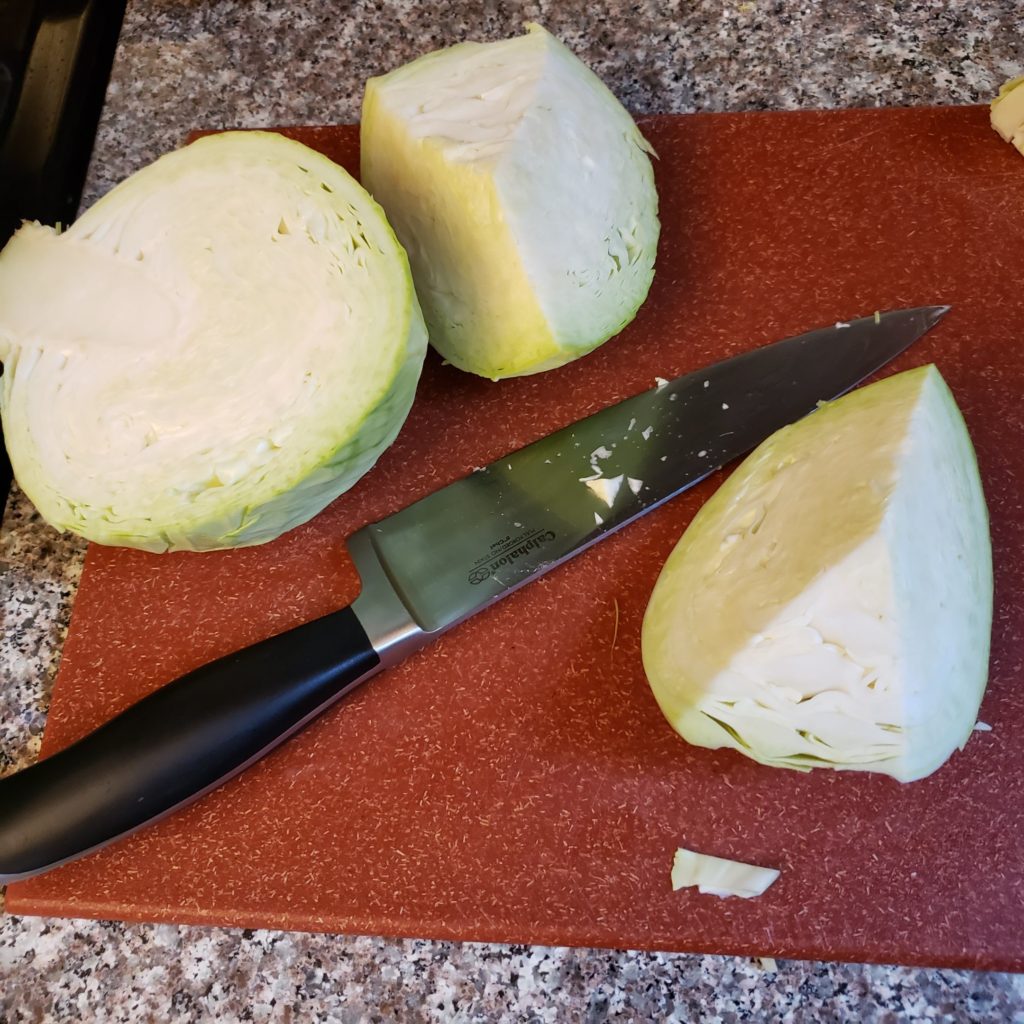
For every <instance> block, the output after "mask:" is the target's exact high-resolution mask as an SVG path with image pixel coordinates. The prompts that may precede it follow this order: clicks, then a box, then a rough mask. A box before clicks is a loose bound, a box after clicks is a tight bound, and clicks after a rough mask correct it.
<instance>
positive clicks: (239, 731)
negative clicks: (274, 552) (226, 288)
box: [0, 607, 381, 883]
mask: <svg viewBox="0 0 1024 1024" xmlns="http://www.w3.org/2000/svg"><path fill="white" fill-rule="evenodd" d="M380 667H381V660H380V657H379V656H378V654H377V652H376V651H375V650H374V647H373V645H372V644H371V643H370V640H369V639H368V637H367V634H366V630H365V629H364V628H363V626H362V624H361V622H360V621H359V618H358V617H357V616H356V613H355V612H354V611H353V610H352V609H351V608H350V607H349V608H342V609H341V610H340V611H336V612H332V613H331V614H329V615H325V616H324V617H323V618H320V619H315V620H313V621H312V622H308V623H306V624H305V625H302V626H299V627H297V628H296V629H292V630H290V631H288V632H286V633H281V634H278V635H277V636H273V637H271V638H270V639H268V640H264V641H262V642H261V643H258V644H255V645H254V646H252V647H247V648H245V649H243V650H240V651H236V652H235V653H234V654H229V655H227V656H226V657H223V658H220V659H219V660H217V661H214V662H211V663H210V664H208V665H203V666H202V667H201V668H198V669H196V670H195V671H193V672H190V673H188V675H185V676H182V677H181V678H180V679H176V680H175V681H174V682H171V683H168V684H167V685H166V686H164V687H162V688H161V689H159V690H157V691H156V692H155V693H152V694H150V695H149V696H148V697H145V698H144V699H143V700H141V701H139V702H138V703H137V704H134V705H132V706H131V707H130V708H128V709H127V710H126V711H124V712H122V714H120V715H118V716H117V717H116V718H114V719H111V720H110V721H109V722H107V723H106V724H105V725H103V726H101V727H100V728H98V729H97V730H96V731H95V732H92V733H89V734H88V735H87V736H85V737H83V738H82V739H80V740H79V741H78V742H77V743H74V744H72V745H71V746H70V747H67V748H65V749H64V750H62V751H60V752H59V753H56V754H54V755H53V756H52V757H48V758H46V759H45V760H43V761H39V762H38V763H37V764H34V765H32V766H31V767H29V768H26V769H24V770H23V771H20V772H17V773H16V774H14V775H10V776H8V777H7V778H4V779H0V883H6V882H12V881H14V880H16V879H19V878H27V877H29V876H31V875H35V874H39V873H41V872H43V871H47V870H49V869H50V868H53V867H56V866H57V865H59V864H63V863H65V862H66V861H69V860H73V859H75V858H77V857H80V856H82V855H83V854H85V853H88V852H90V851H92V850H95V849H97V848H98V847H101V846H105V845H106V844H107V843H110V842H113V841H114V840H115V839H118V838H120V837H121V836H124V835H126V834H127V833H129V832H133V831H135V830H136V829H138V828H140V827H142V826H143V825H147V824H149V823H150V822H152V821H154V820H156V819H157V818H160V817H163V816H164V815H166V814H168V813H170V812H171V811H173V810H175V809H176V808H178V807H181V806H182V805H183V804H186V803H189V802H191V801H192V800H195V799H196V798H198V797H200V796H202V795H203V794H204V793H206V792H208V791H209V790H211V789H213V788H214V787H216V786H218V785H219V784H220V783H222V782H224V781H225V780H227V779H228V778H230V777H231V776H232V775H235V774H237V773H238V772H240V771H241V770H242V769H243V768H245V767H246V766H247V765H249V764H251V763H252V762H253V761H255V760H257V759H258V758H260V757H262V756H263V755H264V754H265V753H267V751H269V750H270V749H271V748H272V747H275V746H276V745H277V744H278V743H280V742H282V740H285V739H286V738H287V737H288V736H290V735H291V734H292V733H294V732H296V731H297V730H298V729H300V728H301V727H302V726H303V725H305V724H306V723H307V722H308V721H309V720H310V719H312V718H313V717H314V716H316V715H317V714H319V713H320V712H321V711H323V710H324V709H325V708H326V707H327V706H328V705H330V704H332V703H334V701H336V700H337V699H338V698H339V697H341V696H343V695H344V694H345V693H346V692H348V691H349V690H351V689H352V688H353V687H355V686H356V685H358V684H359V683H361V682H362V681H363V680H364V679H367V678H368V677H369V676H371V675H373V674H374V672H376V671H377V670H378V669H379V668H380Z"/></svg>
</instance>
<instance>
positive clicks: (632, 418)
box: [350, 306, 948, 633]
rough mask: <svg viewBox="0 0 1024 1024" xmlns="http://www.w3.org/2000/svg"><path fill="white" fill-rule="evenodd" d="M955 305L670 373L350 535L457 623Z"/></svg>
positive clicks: (399, 588) (415, 610)
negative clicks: (648, 387) (670, 377)
mask: <svg viewBox="0 0 1024 1024" xmlns="http://www.w3.org/2000/svg"><path fill="white" fill-rule="evenodd" d="M947 309H948V307H946V306H925V307H920V308H917V309H904V310H895V311H891V312H887V313H883V314H881V315H880V316H879V315H876V316H872V317H865V318H863V319H860V320H853V321H850V322H849V323H848V324H846V323H840V324H836V325H834V326H831V327H826V328H821V329H819V330H815V331H811V332H809V333H807V334H802V335H799V336H798V337H795V338H789V339H786V340H785V341H779V342H776V343H774V344H772V345H766V346H764V347H762V348H758V349H754V350H752V351H749V352H745V353H744V354H742V355H739V356H736V357H735V358H733V359H728V360H726V361H724V362H721V363H716V364H715V365H714V366H711V367H708V368H707V369H705V370H701V371H698V372H696V373H690V374H687V375H686V376H683V377H678V378H676V379H675V380H672V381H667V382H664V383H659V384H658V386H656V387H654V388H652V389H651V390H650V391H646V392H643V393H642V394H639V395H636V396H635V397H633V398H629V399H626V400H625V401H623V402H620V403H619V404H617V405H614V406H611V407H610V408H607V409H603V410H601V411H600V412H598V413H595V414H594V415H592V416H589V417H587V418H586V419H583V420H580V421H579V422H577V423H574V424H571V425H570V426H568V427H565V428H564V429H562V430H559V431H557V432H556V433H554V434H551V435H549V436H547V437H544V438H541V439H540V440H539V441H536V442H534V443H533V444H530V445H527V446H526V447H525V448H521V449H519V450H518V451H516V452H513V453H512V454H510V455H507V456H505V457H503V458H501V459H499V460H497V461H496V462H493V463H491V464H490V465H489V466H485V467H484V468H482V469H480V470H478V471H477V472H475V473H473V474H471V475H470V476H468V477H465V478H463V479H461V480H457V481H455V482H454V483H452V484H450V485H449V486H447V487H444V488H442V489H441V490H439V491H436V492H435V493H433V494H431V495H428V496H427V497H426V498H423V499H421V500H420V501H417V502H415V503H414V504H412V505H410V506H408V507H407V508H404V509H402V510H401V511H400V512H397V513H395V514H394V515H392V516H389V517H388V518H387V519H384V520H382V521H381V522H379V523H375V524H372V525H370V526H367V527H365V528H364V529H363V530H360V531H359V532H358V533H357V534H355V535H353V537H352V538H351V539H350V546H351V548H352V550H353V552H354V553H355V552H356V551H358V550H362V549H364V548H365V546H366V545H370V546H372V548H373V551H374V553H375V555H376V558H377V560H379V563H380V566H381V567H382V569H383V571H384V573H386V575H387V578H388V580H389V582H390V584H391V586H392V587H393V588H394V591H395V592H396V593H397V595H398V596H399V597H400V598H401V600H402V602H403V603H404V604H405V606H406V608H407V609H408V611H409V613H411V615H412V617H413V618H414V619H415V620H416V622H417V624H418V625H419V627H420V629H421V630H424V631H426V632H428V633H433V632H436V631H440V630H443V629H447V628H448V627H450V626H452V625H455V624H456V623H457V622H459V621H461V620H463V619H465V618H467V617H468V616H470V615H472V614H473V613H474V612H476V611H478V610H479V609H480V608H482V607H484V606H485V605H487V604H489V603H491V602H493V601H495V600H497V599H498V598H501V597H503V596H504V595H505V594H508V593H509V592H511V591H512V590H514V589H515V588H516V587H519V586H521V585H522V584H524V583H526V582H527V581H528V580H530V579H532V578H534V577H536V576H538V575H540V574H542V573H544V572H546V571H547V570H549V569H551V568H553V567H554V566H556V565H558V564H559V563H560V562H563V561H565V560H566V559H567V558H570V557H571V556H572V555H574V554H576V553H577V552H579V551H582V550H583V549H584V548H587V547H589V546H590V545H591V544H593V543H595V542H596V541H598V540H600V539H601V538H603V537H606V536H607V535H608V534H610V533H612V532H613V531H615V530H617V529H619V528H620V527H622V526H624V525H626V524H627V523H629V522H631V521H632V520H634V519H636V518H637V517H638V516H641V515H643V514H644V513H645V512H649V511H650V510H651V509H653V508H656V507H657V506H658V505H660V504H662V503H663V502H665V501H667V500H668V499H669V498H672V497H674V496H675V495H677V494H679V493H680V492H681V491H683V490H685V489H686V488H688V487H691V486H692V485H693V484H695V483H697V482H698V481H700V480H702V479H704V477H706V476H708V474H710V473H712V472H714V471H715V470H716V469H718V468H719V467H721V466H723V465H725V464H726V463H727V462H730V461H731V460H732V459H734V458H736V457H737V456H739V455H742V454H744V453H745V452H747V451H749V450H750V449H752V448H754V447H755V446H756V445H757V444H759V443H760V442H761V441H762V440H764V439H765V438H766V437H768V436H769V435H770V434H772V433H773V432H774V431H775V430H777V429H779V428H780V427H782V426H785V425H786V424H787V423H792V422H793V421H795V420H797V419H799V418H800V417H801V416H804V415H806V414H807V413H809V412H811V411H812V410H813V409H814V408H815V407H816V405H817V403H818V402H820V401H822V400H828V399H832V398H836V397H838V396H839V395H841V394H842V393H843V392H845V391H848V390H849V389H850V388H852V387H854V386H855V385H857V384H858V383H859V382H860V381H862V380H863V379H864V378H865V377H867V376H869V375H870V374H871V373H873V372H874V371H875V370H877V369H878V368H879V367H881V366H883V365H884V364H885V363H887V362H888V361H889V360H890V359H892V358H894V357H895V356H897V355H898V354H899V353H900V352H902V351H903V350H904V349H905V348H906V347H907V346H908V345H910V344H911V343H912V342H913V341H915V340H916V339H917V338H919V337H920V336H921V335H922V334H924V333H925V332H926V331H927V330H929V329H930V328H931V327H933V326H934V325H935V324H936V323H937V322H938V321H939V320H940V319H941V318H942V316H943V314H944V313H945V312H946V310H947ZM360 561H363V560H362V559H360ZM364 582H365V581H364Z"/></svg>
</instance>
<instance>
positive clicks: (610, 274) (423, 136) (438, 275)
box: [361, 25, 659, 380]
mask: <svg viewBox="0 0 1024 1024" xmlns="http://www.w3.org/2000/svg"><path fill="white" fill-rule="evenodd" d="M528 27H529V32H528V33H527V34H526V35H524V36H520V37H518V38H516V39H511V40H507V41H504V42H498V43H462V44H460V45H458V46H453V47H452V48H450V49H447V50H441V51H438V52H436V53H431V54H428V55H427V56H425V57H421V58H420V59H419V60H416V61H413V62H412V63H411V64H407V65H406V66H404V67H401V68H399V69H398V70H396V71H392V72H391V73H390V74H388V75H384V76H383V77H380V78H371V79H370V80H369V82H368V83H367V86H366V95H365V99H364V102H363V121H362V130H361V139H362V179H363V183H364V184H365V185H366V187H367V188H368V189H369V190H370V192H371V193H373V196H374V198H375V199H377V201H378V202H380V204H381V205H382V206H383V207H384V209H385V210H386V211H387V215H388V219H389V220H390V221H391V223H392V224H393V225H394V228H395V231H396V233H397V234H398V237H399V238H400V239H401V240H402V244H403V245H404V246H405V247H406V249H407V250H408V251H409V259H410V262H411V264H412V270H413V276H414V278H415V280H416V289H417V293H418V295H419V298H420V302H421V303H422V304H423V311H424V315H425V317H426V321H427V326H428V328H429V331H430V340H431V343H432V344H433V345H434V347H435V348H436V349H437V350H438V351H439V352H440V353H441V354H442V355H443V356H445V358H447V359H448V360H449V361H450V362H452V363H454V364H455V365H456V366H459V367H461V368H462V369H464V370H469V371H471V372H473V373H477V374H481V375H482V376H484V377H490V378H492V379H495V380H496V379H498V378H502V377H514V376H518V375H521V374H528V373H537V372H538V371H541V370H548V369H551V368H553V367H556V366H561V365H562V364H563V363H567V362H569V361H570V360H572V359H576V358H578V357H579V356H582V355H584V354H585V353H587V352H589V351H590V350H591V349H593V348H595V347H596V346H598V345H600V344H601V343H602V342H604V341H606V340H607V339H608V338H610V337H611V336H612V335H614V334H616V333H618V332H619V331H620V330H621V329H622V328H623V327H624V326H625V325H626V324H627V323H629V321H630V320H632V319H633V317H634V316H635V315H636V311H637V309H638V308H639V306H640V304H641V303H642V302H643V301H644V299H645V297H646V296H647V292H648V289H649V288H650V285H651V280H652V278H653V276H654V257H655V250H656V248H657V242H658V231H659V225H658V216H657V210H658V197H657V193H656V192H655V187H654V173H653V170H652V168H651V161H650V159H649V158H648V155H647V154H648V153H650V152H651V149H650V147H649V146H648V145H647V143H646V142H645V141H644V138H643V136H642V135H641V134H640V131H639V130H638V128H637V127H636V125H635V124H634V123H633V120H632V119H631V118H630V116H629V114H628V113H627V112H626V111H625V109H623V107H622V106H621V104H620V103H619V102H618V100H617V99H616V98H615V97H614V96H613V95H612V93H611V92H609V91H608V89H607V88H606V87H605V86H604V85H603V84H602V83H601V81H600V80H599V79H598V78H597V76H596V75H594V74H593V72H591V71H590V70H589V69H588V68H587V67H586V66H585V65H584V64H582V63H581V62H580V61H579V60H578V59H577V58H576V57H575V56H573V54H572V53H570V52H569V50H567V49H566V48H565V47H564V46H563V45H562V44H561V43H559V42H558V41H557V40H556V39H555V38H554V37H552V36H551V35H549V34H548V33H547V32H545V31H544V30H543V29H542V28H541V27H540V26H538V25H530V26H528Z"/></svg>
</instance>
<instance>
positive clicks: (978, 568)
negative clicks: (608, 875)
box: [643, 366, 992, 782]
mask: <svg viewBox="0 0 1024 1024" xmlns="http://www.w3.org/2000/svg"><path fill="white" fill-rule="evenodd" d="M991 627H992V552H991V544H990V540H989V531H988V514H987V510H986V507H985V499H984V495H983V493H982V488H981V482H980V479H979V475H978V467H977V463H976V461H975V456H974V449H973V447H972V445H971V441H970V438H969V436H968V434H967V429H966V427H965V425H964V421H963V418H962V417H961V415H960V411H959V409H957V406H956V402H955V401H954V399H953V396H952V394H951V393H950V391H949V388H948V387H947V386H946V384H945V382H944V381H943V379H942V377H941V376H940V375H939V372H938V370H936V369H935V367H934V366H926V367H922V368H920V369H917V370H910V371H908V372H906V373H901V374H896V375H895V376H891V377H888V378H886V379H885V380H882V381H879V382H877V383H875V384H872V385H870V386H868V387H865V388H861V389H859V390H858V391H854V392H852V393H851V394H849V395H847V396H845V397H843V398H840V399H839V400H838V401H836V402H832V403H828V404H826V405H824V406H823V407H822V408H820V409H819V410H818V411H816V412H814V413H812V414H811V415H810V416H808V417H806V418H805V419H803V420H800V421H799V422H798V423H795V424H793V425H791V426H788V427H785V428H784V429H782V430H780V431H778V432H777V433H775V434H774V435H772V436H771V437H770V438H769V439H768V440H767V441H765V442H764V443H763V444H762V445H761V446H760V447H759V448H757V449H756V450H755V451H754V453H753V454H752V455H750V456H749V457H748V458H747V459H746V460H745V461H744V462H743V464H742V465H741V466H740V467H739V468H738V469H737V470H736V471H735V472H734V473H733V474H732V476H730V477H729V479H728V480H726V482H725V483H724V484H723V485H722V487H720V488H719V490H718V491H717V492H716V493H715V495H714V496H713V497H712V498H711V500H710V501H708V502H707V504H706V505H704V507H703V508H702V509H701V510H700V512H698V514H697V515H696V516H695V517H694V519H693V522H692V523H691V524H690V526H689V528H688V529H687V530H686V532H685V533H684V534H683V536H682V538H681V539H680V541H679V543H678V545H677V546H676V548H675V550H674V551H673V552H672V554H671V555H670V556H669V558H668V561H667V562H666V563H665V566H664V568H663V569H662V572H661V575H660V577H659V578H658V582H657V584H656V585H655V588H654V592H653V594H652V596H651V599H650V603H649V605H648V607H647V612H646V615H645V618H644V624H643V661H644V667H645V669H646V671H647V675H648V679H649V680H650V684H651V688H652V690H653V692H654V696H655V697H656V699H657V700H658V703H659V704H660V706H661V709H662V711H663V712H664V713H665V716H666V717H667V718H668V720H669V722H670V723H671V724H672V726H673V727H674V728H675V729H676V731H677V732H679V733H680V735H682V736H683V737H684V738H685V739H687V740H689V741H690V742H691V743H694V744H697V745H699V746H704V747H733V748H734V749H736V750H738V751H740V752H741V753H743V754H746V755H747V756H748V757H751V758H753V759H754V760H756V761H759V762H761V763H762V764H766V765H775V766H781V767H787V768H796V769H804V770H806V769H810V768H814V767H824V768H836V769H859V770H862V771H871V772H881V773H884V774H887V775H891V776H893V777H894V778H896V779H898V780H900V781H902V782H909V781H911V780H914V779H919V778H922V777H924V776H926V775H929V774H930V773H932V772H934V771H935V770H936V769H937V768H939V766H940V765H942V764H943V763H944V762H945V761H946V759H947V758H948V757H949V756H950V755H951V754H952V753H953V751H955V750H956V749H957V748H959V747H962V746H963V745H964V744H965V743H966V742H967V740H968V738H969V737H970V736H971V733H972V731H973V729H974V724H975V722H976V721H977V717H978V707H979V705H980V703H981V699H982V696H983V694H984V692H985V686H986V682H987V680H988V656H989V639H990V634H991Z"/></svg>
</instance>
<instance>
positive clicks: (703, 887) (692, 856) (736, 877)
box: [672, 847, 779, 899]
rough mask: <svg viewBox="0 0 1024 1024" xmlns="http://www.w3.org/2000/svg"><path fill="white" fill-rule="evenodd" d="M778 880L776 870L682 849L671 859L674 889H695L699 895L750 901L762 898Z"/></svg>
mask: <svg viewBox="0 0 1024 1024" xmlns="http://www.w3.org/2000/svg"><path fill="white" fill-rule="evenodd" d="M778 877H779V871H778V869H776V868H760V867H757V866H756V865H754V864H743V863H742V862H741V861H738V860H726V859H725V858H724V857H712V856H710V855H709V854H706V853H695V852H694V851H693V850H686V849H683V847H680V848H679V849H678V850H676V853H675V857H674V858H673V860H672V888H673V890H676V889H685V888H689V887H690V886H696V888H697V891H698V892H701V893H706V894H707V895H710V896H723V897H724V896H740V897H741V898H743V899H750V898H751V897H753V896H760V895H762V894H763V893H764V892H765V890H766V889H767V888H768V886H770V885H771V884H772V883H773V882H774V881H775V880H776V879H777V878H778Z"/></svg>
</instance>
